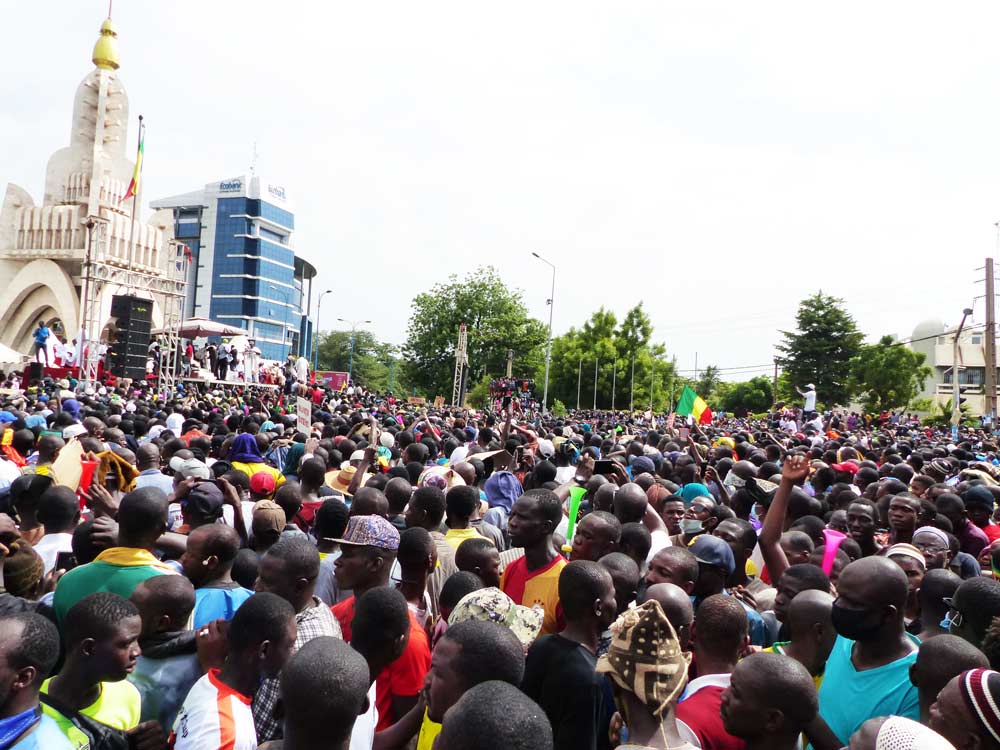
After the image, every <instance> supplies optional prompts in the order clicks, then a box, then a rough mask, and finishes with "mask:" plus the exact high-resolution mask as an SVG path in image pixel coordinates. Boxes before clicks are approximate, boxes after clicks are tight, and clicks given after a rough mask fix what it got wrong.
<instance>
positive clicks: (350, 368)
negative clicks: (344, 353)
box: [337, 318, 371, 383]
mask: <svg viewBox="0 0 1000 750" xmlns="http://www.w3.org/2000/svg"><path fill="white" fill-rule="evenodd" d="M337 320H338V321H340V322H341V323H350V324H351V356H350V360H349V362H348V365H347V379H348V380H350V381H351V382H352V383H353V382H354V335H355V333H357V330H358V324H359V323H371V321H370V320H345V319H344V318H337Z"/></svg>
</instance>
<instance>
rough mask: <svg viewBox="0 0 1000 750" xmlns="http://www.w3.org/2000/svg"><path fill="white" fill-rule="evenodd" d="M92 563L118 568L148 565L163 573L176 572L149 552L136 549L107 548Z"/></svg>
mask: <svg viewBox="0 0 1000 750" xmlns="http://www.w3.org/2000/svg"><path fill="white" fill-rule="evenodd" d="M94 562H105V563H108V565H118V566H119V567H123V568H125V567H137V566H139V565H148V566H150V567H152V568H156V569H158V570H162V571H163V572H164V573H176V572H177V571H176V570H174V569H173V568H171V567H170V566H169V565H166V564H164V563H162V562H160V561H159V560H157V559H156V556H155V555H153V553H152V552H150V551H149V550H144V549H139V548H138V547H109V548H108V549H106V550H104V551H103V552H102V553H101V554H99V555H98V556H97V557H95V558H94Z"/></svg>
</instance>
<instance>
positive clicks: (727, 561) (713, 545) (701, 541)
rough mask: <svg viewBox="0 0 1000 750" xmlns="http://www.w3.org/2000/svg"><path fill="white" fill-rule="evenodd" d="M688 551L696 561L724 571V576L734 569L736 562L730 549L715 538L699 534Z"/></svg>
mask: <svg viewBox="0 0 1000 750" xmlns="http://www.w3.org/2000/svg"><path fill="white" fill-rule="evenodd" d="M688 549H690V550H691V554H693V555H694V556H695V557H696V558H697V559H698V562H700V563H705V565H714V566H715V567H717V568H722V569H724V570H725V571H726V575H729V574H730V573H732V572H733V570H735V569H736V560H735V559H733V551H732V549H730V548H729V545H728V544H726V543H725V542H724V541H722V540H721V539H719V537H717V536H712V535H710V534H699V535H698V536H696V537H695V538H694V541H693V542H692V543H691V546H690V547H689V548H688Z"/></svg>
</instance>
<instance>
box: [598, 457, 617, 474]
mask: <svg viewBox="0 0 1000 750" xmlns="http://www.w3.org/2000/svg"><path fill="white" fill-rule="evenodd" d="M614 463H615V462H614V461H606V460H603V459H602V460H600V461H594V473H595V474H611V473H613V472H614V468H613V467H614Z"/></svg>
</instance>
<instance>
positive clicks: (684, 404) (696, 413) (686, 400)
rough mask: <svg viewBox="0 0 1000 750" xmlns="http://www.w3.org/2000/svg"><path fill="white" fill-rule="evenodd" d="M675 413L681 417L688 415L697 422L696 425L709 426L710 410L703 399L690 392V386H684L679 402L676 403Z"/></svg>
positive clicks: (710, 419)
mask: <svg viewBox="0 0 1000 750" xmlns="http://www.w3.org/2000/svg"><path fill="white" fill-rule="evenodd" d="M677 413H678V414H680V415H681V416H682V417H686V416H688V415H689V414H690V415H691V416H693V417H694V418H695V419H697V420H698V424H709V423H710V422H711V421H712V410H711V409H709V408H708V404H706V403H705V399H703V398H702V397H701V396H699V395H698V394H697V393H695V392H694V391H693V390H691V388H690V386H684V390H683V391H682V392H681V400H680V401H678V402H677Z"/></svg>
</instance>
